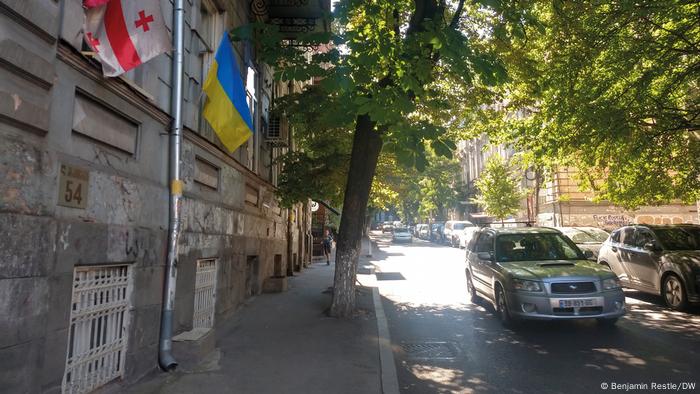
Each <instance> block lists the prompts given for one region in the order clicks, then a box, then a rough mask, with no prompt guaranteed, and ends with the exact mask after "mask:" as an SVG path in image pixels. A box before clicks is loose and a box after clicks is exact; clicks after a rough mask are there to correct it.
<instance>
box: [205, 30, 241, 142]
mask: <svg viewBox="0 0 700 394" xmlns="http://www.w3.org/2000/svg"><path fill="white" fill-rule="evenodd" d="M203 90H204V92H206V94H207V103H206V104H205V105H204V119H206V120H207V122H209V124H210V125H211V127H212V128H213V129H214V131H215V132H216V134H217V135H218V136H219V139H221V142H223V143H224V145H225V146H226V148H227V149H228V150H229V151H231V152H233V151H235V150H236V149H238V147H239V146H241V144H243V143H244V142H246V141H247V140H248V138H250V136H251V135H253V122H252V121H251V120H250V110H249V109H248V104H247V100H246V94H245V89H244V88H243V81H242V80H241V73H240V71H239V69H238V63H236V59H235V58H234V57H233V49H232V48H231V43H230V42H229V40H228V33H224V36H223V37H222V38H221V43H220V44H219V49H217V50H216V56H215V57H214V61H213V62H212V65H211V68H210V69H209V74H208V75H207V79H206V81H204V89H203Z"/></svg>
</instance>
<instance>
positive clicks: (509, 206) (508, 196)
mask: <svg viewBox="0 0 700 394" xmlns="http://www.w3.org/2000/svg"><path fill="white" fill-rule="evenodd" d="M518 184H519V179H518V178H517V177H516V176H515V172H514V170H513V169H512V168H511V167H510V166H509V165H508V164H507V163H506V162H504V161H503V159H501V158H500V156H492V157H491V158H490V159H489V160H488V161H487V162H486V168H485V169H484V171H483V172H482V173H481V175H480V176H479V178H478V179H477V180H476V182H475V185H476V187H477V189H478V190H479V192H478V194H477V196H476V197H475V198H474V199H473V200H472V201H473V202H475V203H477V204H479V205H480V206H481V207H482V208H483V209H484V211H485V212H486V213H487V214H489V215H490V216H493V217H495V218H497V219H499V220H503V219H505V218H507V217H509V216H511V215H514V214H515V213H517V212H518V209H519V208H520V202H521V199H522V198H523V193H522V192H521V191H520V189H519V186H518Z"/></svg>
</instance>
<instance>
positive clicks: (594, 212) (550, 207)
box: [538, 201, 698, 230]
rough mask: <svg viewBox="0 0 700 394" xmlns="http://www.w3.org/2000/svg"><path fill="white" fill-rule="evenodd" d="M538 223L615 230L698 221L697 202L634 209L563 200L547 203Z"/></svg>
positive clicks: (543, 206)
mask: <svg viewBox="0 0 700 394" xmlns="http://www.w3.org/2000/svg"><path fill="white" fill-rule="evenodd" d="M538 223H539V224H540V225H543V226H593V227H599V228H603V229H606V230H613V229H616V228H618V227H621V226H624V225H627V224H633V223H636V224H678V223H696V224H698V210H697V206H696V205H684V204H667V205H661V206H645V207H640V208H639V209H637V210H634V211H630V210H625V209H623V208H620V207H616V206H613V205H611V204H607V203H593V202H589V201H566V202H564V201H562V202H557V203H548V204H543V205H542V206H541V208H540V214H539V217H538Z"/></svg>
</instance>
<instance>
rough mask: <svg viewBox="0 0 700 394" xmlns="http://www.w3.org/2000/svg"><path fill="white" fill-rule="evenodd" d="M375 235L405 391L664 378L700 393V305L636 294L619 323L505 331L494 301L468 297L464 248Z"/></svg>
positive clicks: (553, 387)
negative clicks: (672, 305) (676, 305)
mask: <svg viewBox="0 0 700 394" xmlns="http://www.w3.org/2000/svg"><path fill="white" fill-rule="evenodd" d="M375 240H376V241H377V242H378V244H379V249H378V250H376V249H375V250H374V255H373V263H374V264H375V267H376V272H377V282H376V283H377V286H378V287H379V291H380V294H381V296H382V301H383V305H384V310H385V313H386V315H387V318H388V321H389V331H390V334H391V342H392V347H393V350H394V357H395V361H396V368H397V374H398V378H399V386H400V388H401V392H402V393H480V392H493V393H591V392H593V393H595V392H611V391H612V392H664V390H659V388H660V387H661V386H659V385H664V384H665V385H668V386H666V387H668V388H670V390H668V391H674V392H700V387H699V386H698V384H699V383H700V311H698V310H697V309H695V310H693V311H691V312H690V313H680V312H673V311H671V310H669V309H666V308H665V307H664V306H663V304H662V300H661V299H660V298H657V297H652V296H646V295H644V294H641V293H638V292H634V291H626V293H627V303H628V313H627V315H626V316H625V317H624V318H623V319H621V320H620V321H619V322H618V324H617V326H616V327H614V328H604V327H600V326H598V325H597V324H596V322H595V321H565V322H528V323H527V324H522V325H520V326H519V327H517V328H516V329H514V330H510V329H505V328H503V327H501V325H500V323H499V322H498V320H497V319H496V317H495V316H494V312H493V308H492V307H491V306H490V305H489V304H483V305H475V304H472V303H471V302H470V301H469V300H468V297H467V291H466V284H465V278H464V262H463V261H464V251H463V250H459V249H456V248H450V247H447V246H438V245H434V244H431V243H428V242H425V241H422V240H415V241H414V242H413V243H412V244H407V245H393V244H391V242H390V237H389V236H388V235H387V236H383V235H379V234H378V233H375ZM654 384H656V386H654ZM669 384H670V385H669ZM673 384H676V385H678V386H677V387H675V386H672V385H673ZM688 384H695V388H694V389H691V388H690V387H689V386H688ZM630 385H636V386H630ZM644 385H646V386H644ZM604 389H605V390H604Z"/></svg>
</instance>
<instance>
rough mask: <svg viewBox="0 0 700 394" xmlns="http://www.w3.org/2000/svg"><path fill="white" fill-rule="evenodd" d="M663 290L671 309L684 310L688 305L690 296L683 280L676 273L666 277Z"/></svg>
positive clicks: (665, 299)
mask: <svg viewBox="0 0 700 394" xmlns="http://www.w3.org/2000/svg"><path fill="white" fill-rule="evenodd" d="M661 292H662V294H663V296H664V301H666V305H668V306H669V307H670V308H671V309H673V310H676V311H682V310H685V308H686V307H687V306H688V297H687V296H686V294H685V287H684V286H683V282H682V281H681V280H680V278H679V277H678V276H676V275H675V274H669V275H668V276H666V277H665V278H664V281H663V285H662V288H661Z"/></svg>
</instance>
